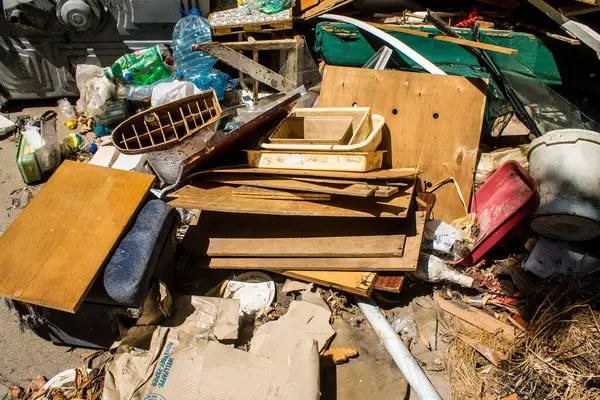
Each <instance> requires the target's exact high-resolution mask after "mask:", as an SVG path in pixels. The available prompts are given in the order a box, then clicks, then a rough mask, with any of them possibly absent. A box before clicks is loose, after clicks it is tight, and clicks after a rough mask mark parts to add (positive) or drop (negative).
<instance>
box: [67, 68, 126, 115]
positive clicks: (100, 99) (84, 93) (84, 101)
mask: <svg viewBox="0 0 600 400" xmlns="http://www.w3.org/2000/svg"><path fill="white" fill-rule="evenodd" d="M75 80H76V81H77V89H79V94H80V97H79V100H77V109H78V110H79V111H80V112H83V113H85V114H86V115H87V116H88V118H93V117H95V116H96V115H101V114H104V112H105V111H106V102H107V101H108V100H110V99H111V98H112V97H113V96H114V95H115V93H116V86H115V85H114V83H112V82H111V81H110V80H109V79H107V78H106V77H105V76H104V72H103V70H102V68H101V67H98V66H96V65H86V64H79V65H78V66H77V70H76V71H75Z"/></svg>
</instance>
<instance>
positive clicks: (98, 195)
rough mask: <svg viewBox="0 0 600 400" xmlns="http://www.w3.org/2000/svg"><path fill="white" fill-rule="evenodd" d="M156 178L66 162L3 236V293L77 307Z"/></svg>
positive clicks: (0, 286) (0, 272)
mask: <svg viewBox="0 0 600 400" xmlns="http://www.w3.org/2000/svg"><path fill="white" fill-rule="evenodd" d="M153 181H154V177H153V176H151V175H146V174H140V173H137V172H127V171H121V170H116V169H111V168H105V167H99V166H95V165H89V164H83V163H77V162H73V161H65V162H64V163H63V164H62V165H61V166H60V167H59V168H58V170H57V171H56V172H55V173H54V174H53V175H52V177H51V178H50V179H49V180H48V182H47V183H46V184H45V185H44V187H43V188H42V190H40V192H39V193H38V194H37V195H36V196H35V197H34V198H33V199H32V200H31V202H30V203H29V205H28V206H27V207H25V209H24V210H23V212H21V214H20V215H19V216H18V217H17V219H16V220H15V221H14V222H13V224H12V225H11V226H10V227H9V228H8V229H7V230H6V232H4V234H3V235H2V236H1V237H0V296H3V297H9V298H13V299H16V300H20V301H23V302H26V303H33V304H37V305H41V306H45V307H50V308H55V309H58V310H62V311H67V312H75V311H76V310H77V308H78V307H79V304H80V303H81V301H82V300H83V298H84V296H85V295H86V293H87V291H88V289H89V287H90V286H91V284H92V283H93V282H94V279H95V277H96V275H97V273H98V271H99V270H100V268H101V267H102V265H103V263H104V262H105V261H106V259H107V257H108V256H109V255H110V253H111V251H112V249H113V248H114V247H115V245H116V244H117V243H118V240H119V238H120V237H121V236H122V234H123V232H124V230H125V228H126V227H127V225H128V223H129V222H130V220H131V219H132V217H133V216H134V215H135V213H136V210H137V209H138V207H139V206H140V204H141V203H142V200H143V199H144V198H145V197H146V194H147V193H148V191H149V190H150V188H151V186H152V183H153Z"/></svg>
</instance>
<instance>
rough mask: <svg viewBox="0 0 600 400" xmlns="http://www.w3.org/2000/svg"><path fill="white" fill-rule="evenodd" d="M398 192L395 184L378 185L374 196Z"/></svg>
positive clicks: (385, 195)
mask: <svg viewBox="0 0 600 400" xmlns="http://www.w3.org/2000/svg"><path fill="white" fill-rule="evenodd" d="M396 193H398V187H397V186H378V187H377V190H376V191H375V197H390V196H393V195H395V194H396Z"/></svg>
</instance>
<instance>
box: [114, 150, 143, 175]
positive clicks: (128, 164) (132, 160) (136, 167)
mask: <svg viewBox="0 0 600 400" xmlns="http://www.w3.org/2000/svg"><path fill="white" fill-rule="evenodd" d="M145 162H146V156H144V155H143V154H136V155H128V154H121V153H119V157H118V158H117V161H115V163H114V164H113V165H112V168H115V169H122V170H125V171H136V172H141V170H142V168H143V167H144V163H145Z"/></svg>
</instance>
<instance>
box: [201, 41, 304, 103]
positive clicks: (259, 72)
mask: <svg viewBox="0 0 600 400" xmlns="http://www.w3.org/2000/svg"><path fill="white" fill-rule="evenodd" d="M192 50H193V51H202V52H204V53H206V54H210V55H211V56H213V57H215V58H218V59H219V60H221V61H223V62H224V63H225V64H227V65H230V66H232V67H233V68H235V69H237V70H239V71H241V72H243V73H245V74H246V75H249V76H251V77H252V78H254V79H257V80H259V81H260V82H262V83H264V84H266V85H269V86H271V87H272V88H274V89H277V90H279V91H280V92H284V93H288V92H291V91H292V90H294V89H296V84H295V83H294V82H292V81H290V80H289V79H287V78H285V77H283V76H281V75H279V74H278V73H276V72H275V71H272V70H270V69H269V68H267V67H265V66H263V65H260V64H259V63H257V62H254V61H253V60H252V59H251V58H248V57H246V56H244V55H243V54H240V53H238V52H237V51H235V50H233V49H231V48H229V47H227V46H224V45H223V44H221V43H214V42H211V43H201V44H194V45H192Z"/></svg>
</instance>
